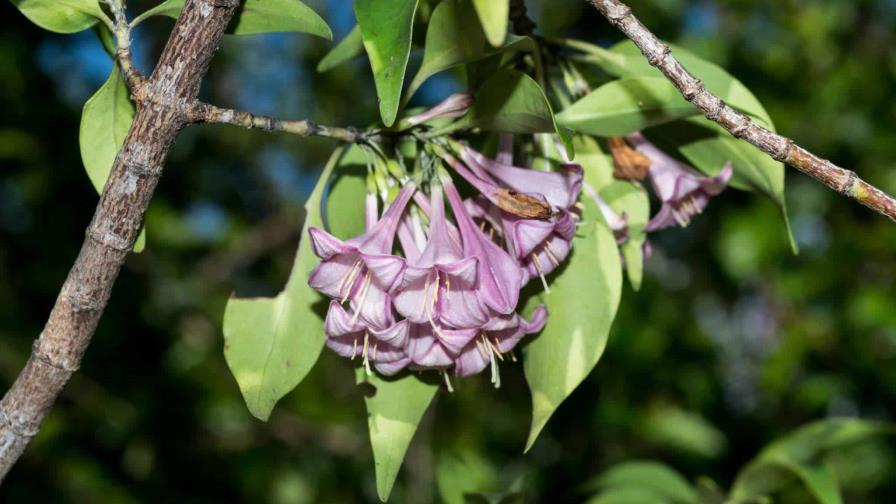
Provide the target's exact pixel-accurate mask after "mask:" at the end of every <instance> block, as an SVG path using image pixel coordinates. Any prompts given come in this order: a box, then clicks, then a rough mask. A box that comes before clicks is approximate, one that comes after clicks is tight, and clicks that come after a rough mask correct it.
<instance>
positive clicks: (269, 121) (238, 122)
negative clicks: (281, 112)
mask: <svg viewBox="0 0 896 504" xmlns="http://www.w3.org/2000/svg"><path fill="white" fill-rule="evenodd" d="M187 117H188V119H189V121H190V122H191V123H220V124H232V125H234V126H240V127H243V128H248V129H256V128H258V129H263V130H265V131H282V132H284V133H292V134H293V135H299V136H305V137H309V136H320V137H327V138H334V139H336V140H341V141H343V142H349V143H356V142H366V141H367V140H369V139H370V138H371V137H372V136H373V134H372V133H371V132H366V131H360V130H357V129H354V128H334V127H332V126H322V125H320V124H317V123H315V122H313V121H310V120H308V119H302V120H296V121H289V120H285V119H278V118H276V117H270V116H263V115H255V114H252V113H249V112H241V111H238V110H231V109H224V108H220V107H216V106H214V105H209V104H207V103H202V102H198V101H197V102H195V103H194V104H193V105H192V106H190V107H189V109H188V111H187Z"/></svg>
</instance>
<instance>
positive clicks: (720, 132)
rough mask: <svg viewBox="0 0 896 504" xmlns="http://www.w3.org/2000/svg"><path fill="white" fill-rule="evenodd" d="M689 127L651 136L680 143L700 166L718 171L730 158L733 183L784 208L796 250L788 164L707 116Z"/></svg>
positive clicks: (684, 152)
mask: <svg viewBox="0 0 896 504" xmlns="http://www.w3.org/2000/svg"><path fill="white" fill-rule="evenodd" d="M685 122H686V123H687V124H686V126H687V127H682V126H681V125H669V126H668V127H663V128H661V129H659V130H657V131H656V132H654V133H651V132H648V133H647V134H648V136H651V137H654V138H656V139H658V140H659V139H663V141H664V143H666V144H670V145H676V146H677V147H678V151H679V152H681V154H682V155H683V156H684V157H685V158H686V159H687V160H688V161H689V162H690V163H691V164H693V165H694V166H695V167H696V168H697V169H699V170H700V171H702V172H703V173H706V174H707V175H716V174H718V173H719V172H720V171H721V170H722V167H724V166H725V163H728V162H730V163H731V165H732V167H733V168H734V175H733V177H732V179H731V186H732V187H736V188H738V189H745V190H751V191H756V192H758V193H760V194H763V195H765V196H767V197H768V198H770V199H771V200H772V201H773V202H774V203H775V205H777V206H778V208H779V209H780V210H781V215H782V217H783V218H784V223H785V226H786V229H787V235H788V237H789V238H790V243H791V246H792V248H793V250H794V252H796V251H797V244H796V241H795V240H794V239H793V234H792V233H791V230H790V220H789V219H788V216H787V204H786V201H785V199H784V165H783V164H782V163H780V162H778V161H775V160H774V159H772V158H771V157H769V156H768V154H766V153H764V152H762V151H760V150H759V149H757V148H756V147H754V146H753V145H751V144H750V143H749V142H747V141H746V140H739V139H737V138H734V137H732V136H731V135H730V134H729V133H728V132H727V131H725V130H724V129H723V128H722V127H721V126H719V125H718V124H716V123H714V122H712V121H710V120H709V119H706V118H705V117H692V118H688V119H686V120H685Z"/></svg>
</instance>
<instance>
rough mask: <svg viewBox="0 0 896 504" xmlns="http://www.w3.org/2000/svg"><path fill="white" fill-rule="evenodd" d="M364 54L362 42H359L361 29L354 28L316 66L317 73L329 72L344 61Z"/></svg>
mask: <svg viewBox="0 0 896 504" xmlns="http://www.w3.org/2000/svg"><path fill="white" fill-rule="evenodd" d="M363 52H364V41H363V40H361V29H360V28H358V27H357V26H355V27H354V28H352V31H351V32H349V34H348V35H346V36H345V38H344V39H342V40H340V41H339V43H338V44H336V47H334V48H332V49H330V51H329V52H327V54H326V55H325V56H324V57H323V58H321V60H320V62H319V63H318V64H317V71H318V72H321V73H323V72H329V71H330V70H332V69H334V68H336V67H337V66H339V65H341V64H343V63H345V62H346V61H348V60H350V59H352V58H354V57H356V56H360V55H361V53H363Z"/></svg>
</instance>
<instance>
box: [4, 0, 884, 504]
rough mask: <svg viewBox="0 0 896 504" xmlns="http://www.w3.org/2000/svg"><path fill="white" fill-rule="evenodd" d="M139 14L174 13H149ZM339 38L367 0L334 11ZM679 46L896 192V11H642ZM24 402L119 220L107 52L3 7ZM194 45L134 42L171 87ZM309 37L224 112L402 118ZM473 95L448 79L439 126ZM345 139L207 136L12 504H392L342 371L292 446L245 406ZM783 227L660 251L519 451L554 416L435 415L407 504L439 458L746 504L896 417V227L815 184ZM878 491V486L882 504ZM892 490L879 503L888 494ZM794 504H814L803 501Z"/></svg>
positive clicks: (360, 71)
mask: <svg viewBox="0 0 896 504" xmlns="http://www.w3.org/2000/svg"><path fill="white" fill-rule="evenodd" d="M129 3H130V4H131V5H130V13H131V14H132V16H133V15H136V14H137V13H139V12H141V11H142V10H145V9H146V8H148V7H149V6H151V5H152V3H150V2H141V1H134V0H132V1H131V2H129ZM308 3H309V4H310V5H311V6H313V7H314V8H315V9H316V10H317V11H318V12H319V13H321V15H322V16H323V17H324V18H325V19H326V20H327V21H328V22H329V23H330V25H331V26H332V28H333V30H334V32H335V34H336V38H337V40H338V39H340V38H341V37H342V36H344V35H345V34H346V33H347V32H348V31H349V30H350V29H351V27H352V25H353V23H354V19H353V14H352V11H351V2H350V0H331V1H329V2H327V1H323V0H318V1H310V2H308ZM528 4H529V7H530V11H531V13H532V16H533V17H534V18H535V19H536V21H537V22H538V24H539V28H538V30H539V32H541V33H544V34H547V35H558V36H560V35H565V36H576V37H580V38H583V39H585V40H589V41H592V42H598V43H601V44H609V43H612V42H615V41H617V40H619V37H620V35H619V33H618V32H616V31H615V30H614V29H612V28H611V27H609V26H608V25H607V24H606V23H605V22H604V21H603V20H602V19H601V18H599V16H598V15H597V14H596V12H594V11H593V9H591V8H590V7H588V5H587V4H586V3H585V2H582V1H580V0H543V1H541V2H537V1H532V0H530V1H529V2H528ZM631 5H632V7H633V8H634V9H635V12H636V13H637V14H638V15H639V16H640V17H641V18H642V19H643V20H644V21H645V23H646V24H647V25H648V26H650V27H651V28H652V29H654V31H656V32H657V33H658V34H659V35H660V36H662V37H664V38H666V39H669V40H671V41H673V42H675V43H677V44H679V45H681V46H684V47H687V48H689V49H691V50H692V51H694V52H696V53H698V54H700V55H702V56H704V57H706V58H708V59H710V60H713V61H715V62H717V63H719V64H721V65H722V66H724V67H725V68H727V69H728V70H729V71H730V72H731V73H732V74H734V75H735V76H737V77H738V78H740V79H741V80H742V81H743V82H744V83H745V84H746V85H747V86H748V87H749V88H750V89H751V90H753V92H754V93H755V94H756V95H757V96H758V97H759V98H760V100H761V101H762V102H763V103H764V104H765V105H766V106H767V108H768V109H769V112H770V113H771V116H772V117H773V118H774V120H775V121H776V123H777V126H778V129H779V131H781V132H782V133H783V134H785V135H788V136H791V137H793V138H795V139H797V140H798V141H799V142H800V143H802V144H803V145H805V146H806V147H808V148H809V149H810V150H812V151H814V152H816V153H818V154H819V155H821V156H824V157H828V158H831V159H833V160H834V161H835V162H837V163H839V164H840V165H842V166H847V167H851V168H853V169H855V170H857V171H858V172H859V174H860V175H861V176H862V177H864V178H866V179H867V180H869V181H870V182H872V183H875V184H877V185H880V186H881V187H883V188H884V189H886V190H888V191H889V192H891V193H893V192H896V169H894V168H896V161H894V156H896V100H893V91H894V90H896V86H894V84H896V51H894V50H893V47H894V45H896V21H894V19H896V2H894V1H892V0H877V1H871V0H865V1H850V0H749V1H748V0H716V1H684V0H642V1H632V2H631ZM0 24H2V26H3V29H2V32H0V111H2V112H0V384H2V386H3V388H4V389H5V388H6V387H7V386H8V385H9V384H10V383H12V381H13V380H14V378H15V376H16V374H17V373H18V372H19V370H20V369H21V367H22V365H23V364H24V362H25V360H26V358H27V356H28V353H29V351H30V346H31V342H32V340H33V339H34V338H35V337H36V336H37V335H38V333H39V332H40V330H41V328H42V326H43V323H44V321H45V319H46V317H47V315H48V313H49V310H50V307H51V306H52V304H53V301H54V299H55V297H56V294H57V292H58V289H59V287H60V286H61V284H62V282H63V279H64V278H65V275H66V273H67V271H68V268H69V267H70V266H71V263H72V261H73V260H74V258H75V256H76V254H77V251H78V249H79V247H80V244H81V241H82V239H83V232H84V229H85V227H86V225H87V223H88V222H89V219H90V217H91V215H92V213H93V209H94V206H95V204H96V201H97V196H96V194H95V193H94V191H93V189H92V188H91V186H90V183H89V181H88V179H87V177H86V175H85V174H84V172H83V168H82V167H81V162H80V155H79V151H78V136H77V132H78V123H79V119H80V110H81V107H82V105H83V103H84V101H85V100H86V99H87V98H88V97H89V96H90V95H91V94H92V93H93V92H94V91H95V90H96V88H98V87H99V86H100V84H101V83H102V82H103V81H104V80H105V79H106V77H107V75H108V72H109V70H110V68H111V64H110V63H109V61H108V59H107V58H106V57H105V55H104V53H103V52H102V49H101V47H100V45H99V43H98V42H97V40H96V37H95V36H94V34H93V33H92V32H91V31H86V32H83V33H81V34H76V35H70V36H63V35H56V34H51V33H48V32H44V31H42V30H40V29H39V28H37V27H36V26H33V25H31V24H30V23H29V22H28V21H27V20H26V19H25V18H24V17H22V16H21V15H20V14H19V13H18V12H17V11H16V10H15V8H14V7H13V6H12V5H11V4H10V3H9V2H2V3H0ZM171 26H172V21H171V20H168V19H162V18H155V19H152V20H150V21H148V22H146V23H145V24H144V25H142V26H141V27H140V28H139V29H138V30H137V32H136V40H135V43H134V45H135V48H136V51H137V55H136V57H137V60H138V64H139V66H140V67H141V68H142V69H143V70H144V71H145V72H149V71H150V70H151V68H152V61H154V59H155V57H156V56H157V55H158V53H159V51H160V49H161V46H162V44H163V43H164V41H165V39H166V37H167V33H168V31H169V30H170V27H171ZM328 47H329V43H327V42H326V41H324V40H320V39H316V38H313V37H311V36H308V35H296V34H273V35H265V36H253V37H240V38H237V37H228V38H227V39H226V40H225V43H224V45H223V48H222V49H221V50H220V51H219V53H218V55H217V56H216V58H215V60H214V63H213V65H212V69H211V72H210V74H209V78H208V79H207V81H206V83H205V86H204V90H203V94H204V96H205V98H206V99H208V100H210V101H212V102H214V103H217V104H220V105H224V106H231V107H236V108H241V109H247V110H251V111H253V112H259V113H274V114H277V115H280V116H288V117H309V118H312V119H314V120H316V121H318V122H320V123H323V124H332V125H357V126H364V125H366V124H369V123H371V122H372V121H374V120H375V119H376V118H377V114H376V98H375V96H374V94H373V84H372V80H371V78H370V73H369V68H368V66H367V64H366V61H364V59H363V58H362V59H358V60H355V61H353V62H352V63H351V64H348V65H345V66H343V67H340V68H339V69H337V70H335V71H333V72H331V73H329V74H324V75H321V74H317V73H316V72H315V70H314V67H315V65H316V63H317V61H318V60H319V59H320V57H321V56H322V55H323V54H324V53H325V52H326V50H327V48H328ZM459 88H460V81H458V80H457V78H456V77H455V76H452V75H446V76H443V77H440V78H437V79H433V80H432V81H431V82H430V83H429V84H428V85H427V86H426V88H425V90H424V92H423V93H422V99H420V100H419V101H420V103H422V104H426V103H433V102H435V101H437V100H438V99H439V98H441V97H444V96H445V95H446V94H448V93H450V92H451V91H453V90H456V89H459ZM332 147H333V143H332V142H331V141H329V140H325V139H299V138H295V137H292V136H287V135H275V134H267V133H264V132H257V131H251V132H249V131H242V130H237V129H231V128H228V127H224V126H208V127H197V128H192V129H190V130H187V131H185V132H184V133H183V134H182V135H181V136H180V137H179V138H178V141H177V144H176V146H175V148H174V150H173V151H172V153H171V156H170V160H169V163H168V166H167V167H166V171H165V176H164V177H163V179H162V182H161V184H160V186H159V190H158V192H157V194H156V197H155V199H154V200H153V203H152V205H151V207H150V210H149V214H148V217H147V222H148V228H149V237H148V240H149V241H148V248H147V251H146V252H144V253H143V254H140V255H134V256H132V257H131V258H130V259H129V261H128V263H127V265H126V267H125V269H124V271H123V273H122V275H121V278H120V279H119V281H118V284H117V285H116V287H115V291H114V294H113V299H112V301H111V303H110V304H109V307H108V309H107V310H106V313H105V315H104V317H103V320H102V322H101V324H100V327H99V329H98V330H97V333H96V336H95V337H94V340H93V343H92V345H91V347H90V349H89V351H88V353H87V355H86V357H85V359H84V363H83V366H82V369H81V371H80V372H79V373H78V374H76V376H75V377H74V379H73V380H72V381H71V383H70V385H69V386H68V387H67V388H66V389H65V391H64V392H63V394H62V397H61V398H60V400H59V402H58V403H57V405H56V407H55V408H54V410H53V411H52V413H51V414H50V415H49V417H48V418H47V420H46V422H45V423H44V426H43V428H42V429H41V432H40V435H39V436H37V438H36V439H35V440H34V442H33V443H32V444H31V446H30V447H29V449H28V451H27V452H26V454H25V456H24V457H23V458H22V459H21V461H20V462H19V464H18V465H17V466H16V467H15V469H13V471H12V472H11V473H10V475H9V477H8V478H7V481H6V482H5V484H4V486H3V488H2V489H0V501H2V502H104V503H106V502H108V503H129V502H148V501H150V502H175V501H176V502H272V503H298V502H373V501H375V500H376V494H375V491H374V474H373V461H372V457H371V454H370V448H369V444H368V441H367V439H366V422H365V412H364V408H363V402H362V400H361V396H360V394H359V393H358V391H357V390H356V387H355V386H354V381H353V377H352V372H351V369H350V367H349V365H348V363H347V362H344V361H342V360H339V359H337V358H334V357H333V356H332V355H331V354H330V353H328V352H325V353H324V354H323V357H322V359H321V361H320V362H319V364H318V366H317V367H316V368H315V369H314V371H313V372H312V373H311V375H310V376H309V378H308V379H307V380H306V381H305V382H304V383H303V384H302V385H300V386H299V388H298V389H297V390H296V391H295V392H293V393H292V394H290V395H288V396H287V397H286V398H285V399H284V400H283V402H282V403H281V404H280V405H279V406H278V407H277V409H276V410H275V413H274V415H273V417H272V419H271V421H270V423H268V424H264V423H261V422H259V421H257V420H255V419H254V418H252V417H251V416H250V415H249V413H248V411H247V410H246V408H245V407H244V405H243V403H242V399H241V397H240V394H239V391H238V389H237V386H236V383H235V382H234V380H233V379H232V377H231V376H230V373H229V372H228V370H227V367H226V364H225V362H224V358H223V354H222V337H221V331H220V321H221V316H222V313H223V308H224V304H225V302H226V300H227V298H228V296H229V295H230V294H231V292H237V293H239V294H240V295H258V294H264V295H272V294H275V293H276V292H277V291H278V290H280V288H281V287H282V285H283V283H284V282H285V280H286V278H287V275H288V272H289V267H290V265H291V263H292V258H293V254H294V252H295V247H296V243H297V241H298V233H299V230H300V226H301V220H302V211H301V205H302V202H303V199H304V197H305V196H306V195H307V193H308V192H309V191H310V188H311V185H312V184H313V182H314V179H315V177H314V175H315V174H316V173H317V172H318V171H319V170H320V169H321V167H322V164H323V162H324V160H325V159H326V156H327V155H328V154H329V150H330V149H332ZM787 184H788V187H787V202H788V205H789V207H790V210H791V215H792V219H793V224H794V231H795V235H796V239H797V241H798V242H799V244H800V246H801V248H802V252H801V254H800V255H799V256H793V255H792V254H790V252H789V247H788V244H787V241H786V239H785V234H784V231H783V227H782V225H781V222H780V219H779V217H778V216H777V214H776V210H775V209H774V207H773V206H772V205H771V203H769V202H768V201H765V200H764V199H763V198H762V197H761V196H757V195H752V194H748V193H739V192H736V191H734V190H731V191H727V192H726V193H725V194H724V197H721V198H717V199H716V200H714V201H713V202H712V204H711V206H710V209H709V211H708V212H707V213H706V214H704V215H703V216H701V217H700V218H698V219H697V220H696V221H695V222H694V223H693V224H692V225H691V226H690V227H689V228H687V229H684V230H680V229H676V230H670V231H666V232H663V233H660V234H658V235H656V236H655V237H654V250H655V254H654V257H653V258H652V259H651V261H650V263H649V265H648V272H647V276H646V280H645V283H644V287H643V288H642V290H641V292H639V293H635V292H633V291H632V290H631V289H630V288H629V287H628V286H626V288H625V292H624V294H623V299H622V306H621V308H620V315H619V317H618V319H617V321H616V323H615V326H614V330H613V333H612V335H611V340H610V342H609V346H608V349H607V352H606V355H605V356H604V358H603V360H602V361H601V363H600V364H599V365H598V367H597V369H596V370H595V372H594V373H592V375H591V376H590V378H589V379H588V380H587V381H586V382H585V383H584V384H583V385H582V386H581V387H579V389H578V390H577V391H576V392H575V393H574V394H573V395H572V396H571V397H570V398H569V400H568V401H567V402H566V403H565V404H564V405H563V406H562V407H561V408H560V409H559V410H558V412H557V414H556V415H555V417H554V418H553V419H552V420H551V422H550V423H549V424H548V426H547V428H546V429H545V431H544V433H543V434H542V436H541V438H540V440H539V441H538V443H537V444H536V446H535V447H534V449H533V450H532V451H531V452H530V453H529V454H528V455H526V456H523V455H522V454H521V450H522V447H523V442H524V440H525V437H526V434H527V432H528V427H529V397H528V392H527V389H526V386H525V383H524V382H523V380H522V376H521V370H519V369H516V370H512V369H510V368H505V371H504V375H503V378H504V382H505V383H504V386H503V387H502V388H501V389H500V390H498V391H495V390H493V389H492V388H491V387H490V385H489V384H488V383H487V379H485V378H483V377H477V378H474V379H470V380H465V381H463V382H462V383H461V384H460V386H458V387H457V392H456V393H455V394H453V395H447V394H441V395H440V397H439V398H438V400H437V402H436V404H435V405H434V407H432V408H431V409H430V412H429V414H428V415H427V417H426V418H425V419H424V422H423V424H422V425H421V428H420V431H419V432H418V435H417V437H416V438H415V442H414V444H413V445H412V446H411V449H410V452H409V455H408V459H407V463H406V464H405V467H404V469H403V471H402V473H401V474H400V476H399V480H398V483H397V486H396V490H395V492H394V494H393V501H394V502H414V503H417V502H420V503H425V502H432V501H438V499H439V497H438V489H437V485H436V484H435V479H436V478H435V474H436V468H437V467H438V464H439V462H440V461H442V460H444V459H445V458H446V457H448V456H449V455H452V454H457V453H461V454H463V456H464V457H466V459H467V460H476V461H478V464H479V465H481V466H482V469H481V470H482V471H483V472H485V473H494V476H495V478H496V479H497V480H498V482H497V483H494V484H493V485H492V488H483V490H500V486H501V485H503V484H509V482H511V481H512V480H514V479H519V478H522V481H523V485H524V487H525V488H526V490H527V495H528V499H529V500H530V501H533V502H539V501H547V500H550V501H552V502H567V501H569V502H577V501H581V500H583V499H584V498H585V497H586V495H585V494H583V493H582V492H581V486H582V484H583V483H584V482H586V481H587V480H588V479H589V478H590V477H592V476H593V475H595V474H597V473H599V472H600V471H601V470H603V469H605V468H607V467H608V466H610V465H612V464H613V463H616V462H619V461H623V460H631V459H637V458H652V459H656V460H660V461H663V462H665V463H668V464H670V465H672V466H673V467H675V468H677V469H678V470H680V471H681V472H682V473H683V474H685V475H686V476H687V477H688V478H690V479H692V480H693V479H696V478H698V477H700V476H701V475H706V476H708V477H710V478H712V479H713V480H715V481H716V482H717V483H718V484H719V485H720V486H722V487H727V485H729V484H730V482H731V479H732V478H733V476H734V474H735V473H736V471H737V469H738V468H739V467H741V466H742V465H743V464H744V463H745V462H746V461H747V460H749V459H750V458H751V457H753V456H754V455H755V454H756V453H757V451H758V450H759V449H760V448H761V447H762V446H763V445H764V444H766V443H767V442H769V441H770V440H772V439H774V438H775V437H777V436H780V435H782V434H784V433H786V432H788V431H790V430H792V429H794V428H796V427H798V426H800V425H802V424H804V423H806V422H809V421H812V420H816V419H821V418H824V417H827V416H831V415H848V416H860V417H863V418H875V419H892V417H893V412H894V408H896V307H894V304H893V296H892V294H893V289H894V274H896V256H894V254H893V248H894V244H896V226H894V225H893V223H891V222H889V221H888V220H886V219H885V218H883V217H879V216H877V215H876V214H874V213H872V212H870V211H868V210H866V209H864V208H862V207H859V206H857V205H856V204H853V203H852V202H849V201H846V200H844V199H843V198H842V197H840V196H838V195H837V194H835V193H833V192H831V191H829V190H827V189H826V188H824V187H822V186H820V185H819V184H817V183H815V182H814V181H812V180H810V179H808V178H807V177H804V176H802V175H800V174H798V173H796V172H789V173H788V178H787ZM856 450H860V451H858V452H856V453H852V454H851V458H848V459H844V460H847V463H844V464H841V465H840V466H841V467H840V469H841V470H840V473H839V475H840V477H841V481H842V482H843V484H844V485H845V487H846V489H847V502H880V501H881V499H884V498H885V497H884V496H885V495H888V494H889V493H891V492H893V493H896V482H894V479H896V478H894V475H896V469H894V468H896V452H894V451H893V450H892V449H891V448H890V447H888V446H887V445H886V444H878V445H870V446H864V447H860V448H857V449H856ZM872 488H873V489H876V490H873V491H871V490H869V489H872ZM873 492H876V493H873ZM783 500H784V501H785V502H807V501H806V498H805V497H800V496H799V495H798V494H797V493H796V492H792V493H786V494H785V495H784V497H783Z"/></svg>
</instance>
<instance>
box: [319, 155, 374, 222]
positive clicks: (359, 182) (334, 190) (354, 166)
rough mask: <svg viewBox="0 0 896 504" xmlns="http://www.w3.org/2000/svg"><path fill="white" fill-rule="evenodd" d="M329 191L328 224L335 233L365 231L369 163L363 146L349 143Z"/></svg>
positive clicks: (327, 203) (327, 205) (327, 204)
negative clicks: (365, 157) (367, 163)
mask: <svg viewBox="0 0 896 504" xmlns="http://www.w3.org/2000/svg"><path fill="white" fill-rule="evenodd" d="M337 172H338V173H337V174H336V175H335V176H334V177H333V181H332V182H331V183H330V187H329V189H328V191H327V202H326V224H327V231H329V232H330V233H331V234H332V235H333V236H336V237H338V238H342V239H345V240H347V239H349V238H351V237H353V236H359V235H361V234H363V233H364V198H365V195H366V194H367V181H366V175H367V167H366V165H365V164H364V154H363V152H362V150H361V148H360V147H358V146H357V145H352V146H351V147H349V148H348V149H347V150H346V152H345V155H344V156H343V157H342V160H341V161H340V163H339V169H338V170H337Z"/></svg>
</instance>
